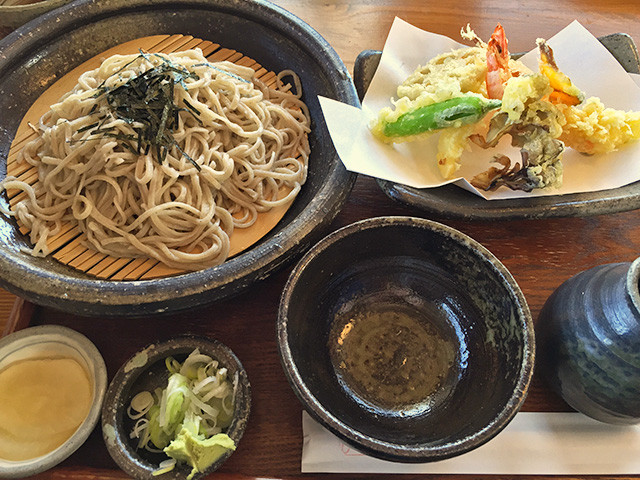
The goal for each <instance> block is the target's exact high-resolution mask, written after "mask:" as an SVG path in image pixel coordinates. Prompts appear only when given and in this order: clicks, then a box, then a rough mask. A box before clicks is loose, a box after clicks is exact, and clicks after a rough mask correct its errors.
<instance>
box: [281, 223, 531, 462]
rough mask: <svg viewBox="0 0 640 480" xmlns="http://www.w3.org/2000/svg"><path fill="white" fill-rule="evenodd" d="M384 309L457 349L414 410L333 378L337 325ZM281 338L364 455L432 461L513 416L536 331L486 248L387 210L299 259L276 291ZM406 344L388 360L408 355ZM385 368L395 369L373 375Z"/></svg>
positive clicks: (315, 400)
mask: <svg viewBox="0 0 640 480" xmlns="http://www.w3.org/2000/svg"><path fill="white" fill-rule="evenodd" d="M381 308H382V309H387V310H389V311H407V312H410V315H412V316H413V317H415V318H417V319H420V320H419V321H425V322H427V323H429V324H430V325H431V326H432V327H433V329H434V330H436V331H438V332H439V336H440V337H441V338H440V339H439V341H441V342H449V343H450V344H451V345H453V350H454V352H455V359H454V360H453V362H452V364H451V366H450V368H449V369H448V371H447V372H446V374H445V375H443V376H442V378H441V379H440V384H439V386H438V387H437V389H436V390H434V391H433V393H431V394H429V395H428V396H427V397H426V398H424V399H423V401H422V403H421V404H420V405H418V408H415V404H414V405H413V406H411V405H409V406H397V407H393V408H389V407H384V408H383V407H380V404H379V403H378V404H376V403H375V402H373V403H372V402H371V401H370V398H366V397H367V395H366V394H365V395H361V394H359V393H358V390H357V388H355V387H356V386H355V385H354V384H350V383H349V377H348V376H346V375H345V376H344V377H342V378H341V374H340V373H338V374H336V372H339V371H340V368H339V367H336V362H333V361H332V358H331V357H332V355H331V353H330V348H329V347H328V345H332V347H331V348H333V347H335V339H334V338H333V336H332V333H331V332H332V331H334V330H333V329H332V323H333V322H336V321H339V320H338V319H339V318H345V315H346V318H358V314H359V313H358V312H362V311H373V310H374V309H381ZM359 318H363V317H359ZM356 321H357V320H356ZM341 328H342V325H340V327H339V330H340V329H341ZM419 328H420V327H418V328H417V329H416V330H415V331H414V332H415V333H419V332H418V330H419ZM353 331H354V332H355V327H353ZM392 334H393V333H392ZM347 335H350V333H347ZM344 338H347V337H344ZM345 342H346V340H345ZM385 345H386V347H385V348H389V345H391V344H390V343H386V344H385ZM278 346H279V351H280V355H281V360H282V363H283V366H284V369H285V372H286V374H287V376H288V379H289V381H290V383H291V385H292V387H293V389H294V391H295V392H296V394H297V395H298V397H299V398H300V400H301V402H302V403H303V404H304V406H305V408H306V409H307V411H308V412H309V413H310V414H311V415H312V416H313V417H314V418H315V419H316V420H318V421H320V422H321V423H322V424H323V425H324V426H325V427H327V428H329V429H330V430H331V431H332V432H334V433H335V434H336V435H338V436H339V437H341V438H342V439H344V440H345V441H347V442H348V443H350V444H352V445H353V446H355V447H356V448H357V449H359V450H361V451H363V452H365V453H367V454H370V455H373V456H376V457H380V458H383V459H387V460H392V461H403V462H427V461H432V460H440V459H444V458H448V457H452V456H455V455H458V454H461V453H464V452H466V451H469V450H471V449H473V448H475V447H478V446H479V445H481V444H483V443H485V442H486V441H488V440H489V439H491V438H492V437H493V436H494V435H496V434H497V433H498V432H499V431H501V430H502V429H503V428H504V427H505V426H506V425H507V423H508V422H509V421H510V420H511V419H512V418H513V416H514V415H515V413H516V412H517V411H518V409H519V407H520V406H521V404H522V402H523V401H524V399H525V396H526V393H527V389H528V386H529V382H530V379H531V375H532V370H533V358H534V333H533V323H532V319H531V315H530V312H529V308H528V306H527V303H526V301H525V298H524V296H523V294H522V292H521V291H520V288H519V287H518V285H517V284H516V282H515V280H514V279H513V277H512V276H511V275H510V273H509V272H508V271H507V269H506V268H505V267H504V266H503V265H502V264H501V263H500V262H499V261H498V260H497V259H496V258H495V257H494V256H493V255H492V254H491V253H490V252H489V251H487V250H486V249H485V248H484V247H482V246H481V245H480V244H478V243H477V242H475V241H474V240H472V239H471V238H469V237H467V236H466V235H464V234H462V233H460V232H458V231H456V230H454V229H452V228H450V227H447V226H445V225H442V224H439V223H436V222H432V221H428V220H423V219H418V218H410V217H383V218H375V219H369V220H365V221H362V222H358V223H355V224H352V225H350V226H347V227H345V228H343V229H341V230H338V231H337V232H334V233H333V234H331V235H329V236H328V237H326V238H325V239H324V240H322V241H321V242H320V243H318V244H317V245H316V246H314V247H313V248H312V249H311V250H310V251H309V252H308V253H307V254H306V255H305V256H304V258H303V259H302V260H301V261H300V263H299V264H298V265H297V266H296V268H295V269H294V271H293V272H292V274H291V276H290V278H289V281H288V283H287V285H286V287H285V290H284V292H283V295H282V298H281V304H280V310H279V318H278ZM369 346H371V347H374V345H369ZM405 346H406V345H402V344H401V345H396V347H394V348H397V349H398V350H397V351H396V352H391V353H393V355H392V354H389V352H386V353H387V355H386V358H389V359H391V358H395V356H396V354H399V355H402V356H404V357H405V359H406V360H408V361H409V362H410V361H411V358H410V357H407V356H406V355H407V354H406V353H405V352H404V351H403V348H404V347H405ZM400 358H402V357H400ZM402 365H404V363H402ZM385 367H386V368H390V369H394V368H395V365H393V361H392V360H390V361H389V364H388V365H387V364H385V365H383V366H382V368H380V369H379V370H378V372H379V371H380V370H384V368H385ZM399 370H400V369H398V371H399ZM389 378H391V381H394V379H393V378H392V376H391V377H389ZM345 379H346V380H345ZM352 387H354V388H352ZM362 391H363V390H362V389H361V390H360V392H362Z"/></svg>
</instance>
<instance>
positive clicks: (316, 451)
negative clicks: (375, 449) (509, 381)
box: [302, 412, 640, 475]
mask: <svg viewBox="0 0 640 480" xmlns="http://www.w3.org/2000/svg"><path fill="white" fill-rule="evenodd" d="M302 430H303V434H304V443H303V448H302V472H303V473H432V474H445V473H457V474H476V475H482V474H486V475H507V474H521V475H589V474H591V475H635V474H640V425H633V426H616V425H607V424H604V423H601V422H598V421H596V420H592V419H591V418H589V417H587V416H585V415H582V414H580V413H533V412H520V413H518V414H517V415H516V416H515V418H514V419H513V420H512V421H511V423H509V425H507V427H506V428H505V429H504V430H503V431H502V432H500V433H499V434H498V435H497V436H496V437H494V438H493V439H491V440H490V441H489V442H487V443H485V444H484V445H482V446H480V447H478V448H476V449H475V450H472V451H470V452H468V453H465V454H463V455H460V456H458V457H454V458H451V459H447V460H441V461H438V462H432V463H421V464H406V463H396V462H387V461H384V460H379V459H376V458H372V457H368V456H366V455H363V454H362V453H359V452H358V451H356V450H354V449H353V448H350V447H349V446H347V445H345V444H344V443H343V442H342V440H340V439H339V438H338V437H336V436H334V435H333V434H332V433H330V432H329V431H327V430H326V429H324V428H323V427H322V426H320V425H319V424H318V423H317V422H315V421H314V420H313V419H312V418H311V417H310V416H309V415H308V414H307V413H306V412H304V413H303V416H302Z"/></svg>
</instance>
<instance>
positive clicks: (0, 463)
mask: <svg viewBox="0 0 640 480" xmlns="http://www.w3.org/2000/svg"><path fill="white" fill-rule="evenodd" d="M50 356H60V357H64V358H70V359H73V360H75V361H76V362H77V363H78V364H79V365H80V366H81V367H82V368H83V370H85V372H86V374H87V376H88V379H89V383H90V385H91V387H92V398H91V405H90V407H89V410H88V414H87V415H86V417H85V418H84V421H82V423H81V424H80V425H79V426H78V428H77V429H76V430H75V432H74V433H73V434H72V435H71V436H70V437H69V438H68V439H67V440H66V441H65V442H64V443H62V444H61V445H60V446H59V447H57V448H55V449H54V450H52V451H50V452H49V453H46V454H44V455H40V456H37V457H35V458H31V459H28V460H19V461H10V460H4V459H2V458H0V478H22V477H27V476H30V475H35V474H37V473H40V472H43V471H45V470H48V469H50V468H52V467H54V466H55V465H57V464H58V463H60V462H62V461H63V460H65V459H66V458H67V457H69V456H70V455H71V454H72V453H73V452H75V451H76V450H77V449H78V448H79V447H80V446H81V445H82V444H83V443H84V442H85V441H86V439H87V437H88V436H89V434H90V433H91V432H92V431H93V429H94V428H95V426H96V424H97V422H98V418H99V417H100V410H101V407H102V401H103V399H104V395H105V392H106V388H107V369H106V367H105V363H104V359H103V358H102V355H101V354H100V352H99V351H98V349H97V348H96V346H95V345H94V344H93V343H92V342H91V341H90V340H89V339H88V338H87V337H85V336H84V335H82V334H80V333H78V332H76V331H75V330H71V329H70V328H67V327H62V326H58V325H42V326H37V327H30V328H27V329H24V330H21V331H18V332H15V333H12V334H11V335H7V336H6V337H4V338H0V372H2V371H3V370H4V369H7V368H9V367H10V366H11V365H13V364H14V363H15V362H20V361H25V360H30V359H37V358H42V357H47V358H49V357H50Z"/></svg>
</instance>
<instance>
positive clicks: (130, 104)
mask: <svg viewBox="0 0 640 480" xmlns="http://www.w3.org/2000/svg"><path fill="white" fill-rule="evenodd" d="M141 57H142V58H147V56H146V54H144V53H142V52H141V54H140V55H139V56H138V57H136V59H134V60H132V61H131V62H129V63H128V64H126V65H125V66H124V67H122V68H123V69H124V68H125V67H127V66H129V65H130V64H131V63H133V62H134V61H135V60H137V59H139V58H141ZM159 58H162V60H163V62H162V63H161V64H160V65H157V66H155V67H152V68H150V69H148V70H146V71H144V72H142V73H140V74H139V75H137V76H136V77H133V78H131V79H129V80H128V81H127V82H125V83H123V84H121V85H118V86H117V87H115V88H110V87H107V86H106V85H105V83H104V82H103V83H102V84H101V85H100V86H99V87H98V88H97V93H96V95H95V98H99V97H101V96H104V98H105V100H106V103H107V105H108V106H109V109H110V111H111V113H112V114H113V115H114V116H115V117H116V118H120V119H122V120H124V121H125V122H127V123H129V124H136V128H135V129H134V131H135V132H136V134H135V135H125V134H121V133H114V132H112V131H111V130H112V129H111V128H107V129H102V128H101V127H102V124H103V123H104V120H103V121H102V122H100V123H98V122H96V123H93V124H91V125H87V126H85V127H82V128H81V129H79V130H78V132H83V131H86V130H91V129H92V128H95V129H94V130H93V131H92V132H91V135H101V136H103V137H113V138H115V139H117V140H120V141H121V142H122V146H123V147H125V148H127V150H130V151H132V152H134V153H137V154H138V155H140V154H142V152H144V154H145V155H146V154H148V153H149V151H150V150H151V149H153V151H154V153H155V155H156V158H157V160H158V161H159V162H160V163H162V162H163V161H164V159H165V158H166V157H167V154H168V152H169V149H170V148H171V147H176V148H177V149H178V151H180V153H181V154H182V155H183V156H184V157H185V158H187V159H188V160H189V161H190V162H191V163H192V164H193V165H194V166H195V167H196V168H197V169H198V170H201V167H200V165H198V164H197V163H196V161H195V160H193V159H192V158H191V157H190V156H189V155H187V154H186V153H185V152H184V151H182V149H181V148H180V147H179V146H178V143H177V142H176V141H175V139H174V138H173V134H172V132H174V131H175V130H176V128H177V127H178V113H179V112H180V111H186V112H189V113H190V114H191V115H192V116H193V117H194V118H195V119H196V120H198V121H199V122H200V119H199V118H198V116H199V115H200V112H199V111H198V110H197V109H196V108H195V107H194V106H193V105H191V104H190V103H189V102H187V101H186V100H185V101H184V102H183V103H184V107H180V106H179V105H176V104H175V102H174V90H175V85H176V83H179V84H181V85H182V86H183V87H184V86H185V83H184V80H185V79H188V78H193V79H196V80H197V79H198V76H197V75H196V74H195V73H193V72H189V71H188V70H187V69H185V68H182V67H180V66H175V65H173V64H172V63H171V62H169V61H168V60H166V59H164V58H163V57H159ZM121 70H122V69H121ZM119 72H120V71H118V72H116V73H115V74H114V75H116V74H118V73H119ZM96 105H97V104H96ZM95 109H96V108H95V106H94V108H92V110H91V112H90V113H93V112H94V111H95ZM96 127H97V128H96ZM134 142H135V145H134Z"/></svg>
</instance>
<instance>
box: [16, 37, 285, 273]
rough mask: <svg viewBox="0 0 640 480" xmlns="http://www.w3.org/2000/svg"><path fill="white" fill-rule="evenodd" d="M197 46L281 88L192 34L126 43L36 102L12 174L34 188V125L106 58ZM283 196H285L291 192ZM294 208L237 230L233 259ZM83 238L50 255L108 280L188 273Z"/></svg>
mask: <svg viewBox="0 0 640 480" xmlns="http://www.w3.org/2000/svg"><path fill="white" fill-rule="evenodd" d="M193 48H200V49H201V50H202V53H203V55H204V56H205V57H207V59H208V60H209V61H210V62H219V61H224V60H226V61H230V62H234V63H236V64H238V65H243V66H246V67H251V68H253V69H254V70H255V71H256V77H257V78H259V79H260V80H261V81H262V82H264V83H265V84H266V85H268V86H270V87H272V88H274V87H275V85H276V74H275V73H274V72H270V71H267V70H266V69H265V68H263V67H262V66H261V65H260V64H258V63H257V62H255V61H254V60H252V59H251V58H249V57H245V56H244V55H243V54H242V53H240V52H237V51H235V50H230V49H228V48H222V47H221V46H220V45H218V44H216V43H213V42H210V41H208V40H201V39H198V38H194V37H192V36H188V35H154V36H150V37H143V38H139V39H136V40H133V41H130V42H127V43H123V44H121V45H118V46H116V47H113V48H111V49H109V50H107V51H106V52H103V53H101V54H100V55H97V56H95V57H93V58H91V59H90V60H88V61H86V62H85V63H83V64H82V65H80V66H78V67H76V68H75V69H73V70H72V71H70V72H69V73H67V74H66V75H65V76H64V77H62V78H61V79H60V80H58V81H57V82H56V83H54V84H53V85H52V86H51V87H50V88H49V89H47V90H46V91H45V92H44V93H43V94H42V95H41V96H40V97H39V98H38V100H36V102H34V104H33V105H32V106H31V108H30V109H29V111H28V112H27V113H26V115H25V116H24V118H23V120H22V123H21V124H20V126H19V127H18V131H17V133H16V136H15V138H14V140H13V143H12V144H11V149H10V151H9V156H8V158H7V175H12V176H15V177H17V178H18V179H20V180H23V181H25V182H27V183H29V184H30V185H34V184H35V183H36V182H37V181H38V169H37V167H35V166H32V165H30V164H28V163H27V162H19V161H17V160H18V157H19V152H20V150H21V149H22V147H23V146H24V145H25V144H26V143H28V142H29V141H30V140H32V139H34V138H35V137H36V135H37V133H36V132H35V131H34V128H32V127H31V126H30V125H29V124H32V125H37V124H38V122H39V120H40V117H41V116H42V115H43V114H44V113H45V112H46V111H48V110H49V108H50V106H51V105H53V104H54V103H56V102H57V101H58V99H59V98H60V97H61V96H62V95H63V94H64V93H65V92H67V91H69V90H71V89H72V88H73V87H74V85H75V84H76V83H77V79H78V77H79V76H80V75H81V74H82V73H84V72H86V71H87V70H92V69H95V68H97V67H99V66H100V64H101V63H102V61H103V60H104V59H106V58H107V57H110V56H112V55H115V54H122V55H128V54H135V53H138V51H139V50H140V49H142V50H144V51H147V52H151V53H155V52H157V53H171V52H178V51H182V50H188V49H193ZM288 88H289V86H288V85H287V86H286V87H285V89H288ZM282 193H283V195H284V194H286V193H287V192H282ZM25 196H26V194H25V192H22V191H19V190H9V189H8V190H7V197H8V199H9V203H10V205H11V208H13V207H14V206H15V205H16V203H17V202H19V201H20V200H22V199H23V198H24V197H25ZM289 206H290V204H289V205H284V206H281V207H277V208H274V209H272V210H270V211H269V212H265V213H260V214H259V215H258V220H257V221H256V223H255V224H254V225H252V226H251V227H250V228H246V229H234V232H233V234H232V235H231V237H230V242H231V246H230V248H231V250H230V253H229V256H230V257H231V256H232V255H235V254H237V253H239V252H241V251H243V250H245V249H247V248H248V247H250V246H251V245H253V244H254V243H255V242H257V241H258V240H259V239H260V238H262V237H263V236H264V235H266V234H267V233H268V232H269V231H270V230H271V229H272V228H273V227H274V226H275V225H276V224H277V223H278V221H280V219H281V218H282V216H283V215H284V214H285V212H286V211H287V209H288V208H289ZM18 225H19V227H20V232H21V233H22V234H24V235H26V234H28V232H29V229H28V228H27V227H25V226H24V225H21V224H20V222H18ZM83 236H84V234H83V233H82V232H80V230H79V228H78V227H77V226H74V225H72V224H67V225H65V226H64V227H63V228H62V229H61V231H60V232H59V233H58V235H55V236H53V237H51V238H49V240H48V242H47V245H48V247H49V250H50V252H51V253H50V255H52V256H53V257H54V258H56V259H57V260H58V261H60V262H61V263H64V264H66V265H69V266H71V267H73V268H75V269H77V270H81V271H83V272H85V273H87V274H89V275H92V276H95V277H97V278H100V279H105V280H149V279H153V278H161V277H166V276H170V275H176V274H179V273H184V271H183V270H178V269H174V268H169V267H167V266H166V265H163V264H162V263H160V262H158V261H157V260H155V259H149V258H135V259H132V258H114V257H111V256H108V255H105V254H102V253H99V252H96V251H94V250H90V249H88V248H87V247H85V246H84V245H83V244H82V240H83Z"/></svg>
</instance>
